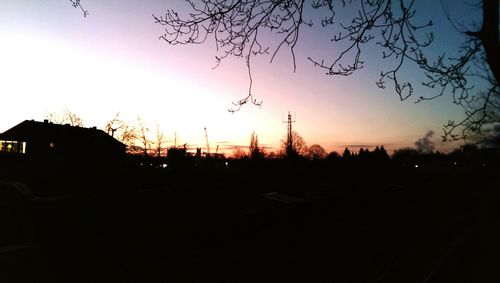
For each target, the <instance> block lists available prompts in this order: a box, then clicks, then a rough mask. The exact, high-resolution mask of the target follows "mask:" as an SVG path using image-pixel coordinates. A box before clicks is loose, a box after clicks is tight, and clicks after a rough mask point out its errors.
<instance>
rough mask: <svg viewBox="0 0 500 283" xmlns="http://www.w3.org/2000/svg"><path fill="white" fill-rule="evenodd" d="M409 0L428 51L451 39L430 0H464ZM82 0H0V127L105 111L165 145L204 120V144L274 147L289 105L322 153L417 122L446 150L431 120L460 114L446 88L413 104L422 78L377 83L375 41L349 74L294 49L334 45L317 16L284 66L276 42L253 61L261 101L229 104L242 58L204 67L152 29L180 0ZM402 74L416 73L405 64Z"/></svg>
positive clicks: (238, 85)
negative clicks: (426, 35) (428, 26)
mask: <svg viewBox="0 0 500 283" xmlns="http://www.w3.org/2000/svg"><path fill="white" fill-rule="evenodd" d="M420 2H421V3H420V4H419V5H421V6H418V7H419V8H420V9H419V10H418V13H419V14H418V15H419V17H422V19H423V20H422V21H423V22H424V21H427V20H428V19H432V20H433V22H434V23H435V27H434V28H433V29H434V30H435V33H436V37H437V39H438V40H437V42H436V45H435V46H436V47H435V49H436V52H437V53H441V52H443V51H445V50H446V48H447V46H451V47H452V48H456V44H457V42H459V40H460V39H461V38H460V35H458V34H457V32H456V31H455V30H453V29H452V28H451V26H450V24H449V22H448V20H447V19H445V18H444V17H443V15H444V13H443V7H442V6H443V5H442V3H443V2H445V4H446V3H448V5H450V7H451V8H450V10H449V11H450V12H451V14H452V16H463V14H464V13H465V10H464V9H465V8H464V7H465V6H463V5H462V6H461V5H458V4H456V5H455V4H454V3H455V1H451V0H448V1H445V0H443V1H431V0H429V1H420ZM82 5H84V7H85V9H87V10H88V11H89V13H90V14H89V15H88V16H87V17H83V15H82V13H81V11H80V10H78V9H75V8H73V7H72V6H71V2H70V1H65V0H46V1H39V0H22V1H21V0H2V1H1V3H0V95H1V98H2V99H1V102H0V132H3V131H5V130H7V129H9V128H10V127H12V126H14V125H16V124H18V123H20V122H21V121H23V120H26V119H35V120H43V119H44V118H45V116H46V115H47V113H49V112H62V111H63V110H64V109H66V108H67V109H69V110H71V111H72V112H74V113H76V114H78V115H79V116H80V117H82V118H83V120H84V124H85V126H87V127H91V126H97V127H100V128H102V127H104V125H105V123H106V121H108V120H110V119H111V118H113V117H114V115H115V114H116V113H117V112H120V116H121V117H122V118H123V119H125V120H129V121H134V120H135V119H136V118H137V117H138V116H141V117H142V118H143V119H144V121H145V122H146V123H147V124H148V125H149V127H150V129H151V134H152V135H154V128H155V124H156V123H158V124H159V125H161V127H162V130H163V131H164V133H165V135H166V136H167V138H168V140H169V141H170V142H169V144H168V145H172V144H173V139H174V133H177V139H178V141H177V143H178V144H183V143H188V144H189V145H190V146H192V147H196V146H200V147H203V146H204V144H205V142H204V130H203V129H204V128H205V127H206V128H207V130H208V135H209V139H210V144H211V146H212V147H213V148H215V147H216V145H220V146H221V148H224V149H228V150H229V151H230V150H231V149H232V146H234V145H241V146H248V144H249V142H250V134H251V133H252V131H255V132H256V133H257V134H258V136H259V141H260V143H261V144H262V145H265V146H267V147H270V148H279V144H280V140H281V139H283V138H284V136H285V134H286V127H285V124H284V123H283V119H285V118H286V114H287V112H288V111H291V112H292V113H294V116H295V118H296V123H294V129H295V130H296V131H297V132H298V133H299V134H300V135H301V136H302V137H303V138H304V139H305V141H306V142H307V144H308V145H312V144H320V145H322V146H323V147H325V148H326V149H327V151H332V150H336V151H341V150H342V149H343V148H344V147H346V146H349V147H355V146H363V147H371V146H373V147H374V146H375V145H382V144H383V145H385V147H386V148H387V149H389V150H392V149H395V148H400V147H408V146H410V147H413V146H414V143H415V141H417V140H418V139H419V138H421V137H423V136H425V134H426V133H427V132H428V131H429V130H432V131H434V132H435V133H436V134H435V135H434V137H433V141H434V142H435V143H436V148H437V149H439V150H443V151H447V150H449V149H450V147H451V145H450V144H443V143H441V141H440V133H441V132H442V130H441V129H442V125H443V124H445V123H446V122H447V121H448V120H453V119H455V120H459V119H460V118H461V117H462V116H463V113H462V109H461V108H460V107H458V106H456V105H453V104H452V98H451V97H441V98H439V99H436V100H434V101H431V102H423V103H418V104H415V103H414V101H415V100H416V98H417V97H419V96H420V95H425V94H427V93H419V92H426V91H428V90H426V89H424V88H418V89H417V92H416V93H415V95H414V98H410V99H408V100H406V101H404V102H401V101H400V100H399V97H398V96H397V95H396V94H395V93H394V92H393V91H392V90H391V88H390V87H388V88H387V89H386V90H381V89H379V88H377V87H376V85H375V81H376V80H377V78H378V77H377V76H378V74H379V73H380V71H381V68H382V67H383V64H385V63H384V62H382V61H381V59H380V58H381V51H380V50H368V51H367V52H365V53H364V54H363V56H364V57H363V60H364V61H365V62H366V67H365V68H364V69H363V70H362V71H360V72H358V73H356V74H354V75H352V76H350V77H331V76H326V75H325V74H324V71H323V70H321V69H318V68H316V67H314V66H312V64H311V63H310V62H309V61H307V59H306V58H307V57H308V56H312V57H317V58H322V57H328V54H331V53H333V52H334V51H335V47H331V46H330V43H329V38H331V36H332V35H333V34H334V32H333V31H331V30H322V29H321V28H320V27H319V24H317V25H316V26H314V27H313V28H312V29H307V28H305V29H303V33H302V35H301V38H300V39H299V43H298V45H297V47H296V58H297V71H296V72H295V73H294V72H293V65H292V59H291V55H290V53H289V52H287V50H286V49H283V50H282V51H281V53H279V55H278V57H277V58H276V60H275V61H274V62H273V63H272V64H270V63H269V59H270V58H269V57H258V58H255V59H254V60H253V62H254V65H253V79H254V94H255V96H256V97H257V98H258V99H261V100H263V102H264V103H263V106H262V107H260V108H259V107H254V106H246V107H244V108H243V109H242V110H241V111H239V112H238V113H236V114H231V113H229V112H228V111H227V109H228V108H229V107H230V106H231V102H233V101H236V100H239V99H241V98H243V97H244V96H246V93H247V89H248V77H247V70H246V67H245V63H244V60H243V59H239V58H229V59H228V60H226V61H224V62H223V63H222V64H221V65H220V66H219V67H218V68H216V69H212V67H213V66H214V65H215V59H214V56H215V55H216V54H217V53H216V50H215V46H214V44H210V42H209V43H207V44H204V45H197V46H169V45H167V44H166V43H165V42H163V41H161V40H159V39H158V37H159V36H160V35H162V34H163V28H162V26H160V25H158V24H155V23H154V20H153V17H152V14H155V15H163V14H164V12H165V11H166V9H174V10H179V11H186V10H185V8H186V7H187V5H186V4H185V3H184V1H180V0H175V1H159V0H156V1H155V0H108V1H103V0H82ZM454 5H455V6H454ZM466 8H467V7H466ZM467 9H472V8H467ZM471 11H472V12H471ZM476 12H477V11H474V9H472V10H469V11H468V12H467V14H468V15H471V14H472V15H474V13H476ZM311 17H314V15H313V16H311ZM313 20H314V19H313ZM440 36H441V37H440ZM443 42H445V43H446V44H443ZM381 62H382V63H381ZM405 74H406V75H407V76H410V77H415V78H417V79H418V78H419V76H421V75H419V74H417V73H413V70H411V69H408V70H405ZM269 150H270V151H272V149H269Z"/></svg>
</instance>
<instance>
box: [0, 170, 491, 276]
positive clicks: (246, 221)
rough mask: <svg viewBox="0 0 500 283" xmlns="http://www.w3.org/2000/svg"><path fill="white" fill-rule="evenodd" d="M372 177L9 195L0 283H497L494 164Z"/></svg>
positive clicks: (243, 177)
mask: <svg viewBox="0 0 500 283" xmlns="http://www.w3.org/2000/svg"><path fill="white" fill-rule="evenodd" d="M379 173H380V172H378V173H377V174H375V173H370V172H368V171H366V172H365V171H363V170H359V171H357V172H356V173H355V174H354V173H352V172H347V171H342V170H333V171H332V170H325V171H321V170H320V171H314V173H312V172H310V171H307V170H300V169H293V170H292V172H286V173H279V174H274V173H270V172H268V171H259V170H257V169H255V168H254V170H247V169H240V170H233V171H232V170H225V169H218V170H213V171H207V172H190V173H189V174H186V173H183V174H180V176H181V177H179V174H177V173H175V172H169V174H174V175H175V174H177V175H175V176H176V177H175V176H174V175H170V177H171V178H172V179H175V181H173V182H163V183H162V182H159V183H158V182H157V183H148V182H144V185H143V186H141V185H140V183H141V182H140V181H138V180H135V181H133V182H130V183H129V185H128V186H127V185H126V184H127V183H128V182H123V181H122V182H120V183H121V184H120V185H119V188H117V187H113V186H112V185H110V184H111V183H103V184H104V185H103V184H100V185H99V184H95V183H94V184H92V183H88V182H87V183H85V182H84V184H85V186H93V187H92V188H91V189H88V190H85V188H80V189H79V190H76V191H73V192H72V193H71V194H59V195H56V196H55V195H36V194H35V195H29V197H28V196H10V199H9V196H7V197H6V196H5V195H6V194H5V193H4V196H3V202H2V215H1V216H0V219H1V220H2V223H3V224H2V229H3V230H4V232H2V236H1V240H2V242H1V245H0V282H290V281H293V282H500V276H499V275H498V274H497V270H498V266H500V244H499V241H500V240H499V239H500V194H499V193H498V189H499V188H500V186H499V182H498V180H497V179H498V177H496V175H495V174H496V170H493V169H490V170H485V169H481V170H479V169H474V170H472V169H467V168H461V169H453V170H452V169H446V170H429V171H424V170H418V171H417V170H412V169H411V168H406V169H404V170H399V171H392V172H385V173H384V175H383V177H380V175H379ZM155 174H156V173H155ZM122 177H125V176H122ZM156 177H158V176H156ZM106 184H107V185H106ZM5 186H7V185H6V184H4V187H5ZM44 186H47V184H45V185H44ZM75 186H78V185H77V184H75ZM85 186H83V187H85ZM4 191H5V190H4ZM7 199H9V201H7Z"/></svg>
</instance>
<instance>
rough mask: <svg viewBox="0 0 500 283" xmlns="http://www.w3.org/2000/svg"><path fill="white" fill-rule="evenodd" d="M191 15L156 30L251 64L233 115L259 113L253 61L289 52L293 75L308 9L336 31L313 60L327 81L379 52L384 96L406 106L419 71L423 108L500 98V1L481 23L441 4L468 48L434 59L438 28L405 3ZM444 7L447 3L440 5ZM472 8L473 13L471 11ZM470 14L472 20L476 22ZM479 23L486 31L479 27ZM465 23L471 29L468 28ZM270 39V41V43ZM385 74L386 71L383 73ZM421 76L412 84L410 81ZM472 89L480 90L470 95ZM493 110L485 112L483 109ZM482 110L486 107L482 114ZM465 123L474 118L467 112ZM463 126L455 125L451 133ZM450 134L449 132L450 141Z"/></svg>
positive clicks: (273, 6) (234, 5)
mask: <svg viewBox="0 0 500 283" xmlns="http://www.w3.org/2000/svg"><path fill="white" fill-rule="evenodd" d="M186 2H187V3H189V4H190V5H191V8H192V11H191V12H189V13H187V16H186V17H185V18H182V17H181V16H180V14H178V13H177V12H175V11H173V10H167V12H166V13H165V15H164V16H160V17H158V16H155V15H153V17H154V20H155V22H156V23H158V24H160V25H162V26H163V27H164V28H165V33H164V34H163V35H161V36H160V39H162V40H164V41H165V42H167V43H168V44H171V45H178V44H200V43H204V42H205V41H206V40H207V39H208V38H210V37H213V40H214V41H215V44H216V47H217V50H218V51H219V52H220V54H218V55H217V56H216V60H217V64H219V63H220V61H221V60H223V59H225V58H227V57H229V56H236V57H242V58H244V59H245V61H246V66H247V68H248V75H249V90H248V94H247V95H246V97H245V98H243V99H241V100H239V101H237V102H235V103H234V104H235V107H234V108H231V109H229V110H230V111H237V110H239V109H240V108H241V106H242V105H244V104H246V103H248V102H252V103H254V104H257V105H260V104H261V102H260V101H259V100H257V99H255V98H254V93H253V92H252V83H253V82H252V72H251V66H252V64H251V60H252V57H253V56H256V55H262V54H270V56H271V58H270V59H271V62H272V61H273V59H274V58H275V56H276V54H277V53H278V52H279V51H280V50H281V48H283V47H287V48H289V50H290V53H291V55H292V59H293V66H294V69H295V66H296V65H295V53H294V48H295V46H296V44H297V42H298V40H299V36H300V34H301V32H303V31H304V29H303V28H304V27H310V26H312V25H313V24H315V22H314V21H313V20H312V19H311V18H310V17H309V16H308V15H309V13H308V11H307V10H308V9H313V10H315V11H313V12H316V13H317V14H318V15H321V16H319V17H318V19H320V20H318V21H319V23H320V24H321V26H323V27H324V28H330V29H331V31H329V32H328V34H329V35H330V34H333V36H332V38H331V42H332V43H334V45H332V46H331V47H330V48H332V51H333V52H331V54H333V55H332V57H331V58H327V59H326V60H325V59H323V58H315V57H314V56H311V57H308V60H309V61H310V62H312V64H314V65H315V66H317V67H319V68H321V69H323V70H324V71H325V72H326V74H327V75H333V76H348V75H351V74H353V73H354V72H356V71H358V70H360V69H362V68H363V67H364V60H363V56H366V55H365V53H364V52H365V51H366V50H367V49H373V48H374V44H375V46H378V48H379V51H380V54H381V58H382V59H383V60H384V61H386V62H388V64H383V65H381V66H383V67H382V68H384V69H382V70H381V72H380V77H379V79H378V81H377V85H378V87H380V88H385V87H386V86H387V83H388V82H389V83H390V84H391V85H392V88H393V90H394V91H395V92H396V93H397V95H398V96H399V98H400V99H401V100H406V99H408V98H409V97H411V96H412V95H413V93H414V90H415V85H418V82H412V81H411V79H405V78H404V76H403V75H402V73H403V69H404V68H406V67H412V66H413V67H416V68H418V69H420V70H421V72H422V73H423V75H424V76H423V77H425V80H424V81H422V82H421V84H422V85H423V86H425V87H429V88H431V89H436V90H435V91H433V92H428V93H429V96H420V97H419V98H418V101H422V100H431V99H434V98H436V97H439V96H442V95H444V94H450V95H452V96H453V99H454V102H455V103H457V104H460V105H463V104H464V103H466V102H467V101H469V99H470V98H471V97H473V96H474V93H472V92H471V91H472V90H474V91H476V89H477V88H479V86H484V90H485V91H486V92H487V93H488V94H489V95H490V94H493V93H495V95H497V96H498V95H499V81H500V53H499V52H498V50H500V42H499V1H498V0H482V1H478V4H477V5H478V7H479V8H478V9H480V11H481V12H482V19H470V18H469V19H467V20H465V19H462V18H461V19H452V18H451V16H450V11H449V8H448V6H447V5H446V4H443V7H444V13H445V14H444V15H443V18H448V20H449V21H450V22H451V24H452V25H453V26H454V28H455V30H456V32H458V33H460V34H461V35H462V36H463V38H464V39H463V42H462V44H459V45H457V46H453V47H451V46H449V42H445V41H443V43H442V44H443V46H445V47H446V49H445V48H441V50H445V51H443V53H442V54H441V55H439V56H437V57H436V56H433V54H434V53H433V52H434V50H433V49H432V48H434V47H431V48H429V47H430V46H431V44H432V43H433V42H434V41H435V38H434V35H433V33H432V26H433V23H432V22H431V21H428V20H423V19H421V18H419V17H418V16H416V15H417V12H422V13H420V14H424V13H423V12H424V11H417V7H416V5H418V2H420V1H406V0H377V1H372V0H360V1H344V0H342V1H333V0H317V1H316V0H315V1H306V0H273V1H263V0H255V1H254V0H238V1H219V0H198V1H195V0H186ZM441 3H443V2H441ZM469 7H471V6H469ZM473 14H474V13H468V14H467V15H473ZM477 22H481V24H480V25H478V24H476V23H477ZM465 23H471V24H468V25H466V24H465ZM270 35H271V36H270ZM269 38H272V39H273V40H275V41H276V42H275V44H273V45H274V46H276V48H275V49H273V50H272V49H270V48H269V47H268V45H267V44H266V43H267V42H268V41H267V42H266V40H265V39H269ZM385 66H387V67H385ZM413 77H415V76H412V78H413ZM473 86H474V88H472V87H473ZM485 105H487V103H486V102H485V104H483V106H485ZM483 108H484V107H483ZM477 109H481V107H479V108H477ZM466 114H467V116H469V115H470V114H471V113H469V112H466ZM457 124H459V125H460V126H464V125H466V124H467V119H466V120H465V123H463V122H462V123H454V122H450V123H449V124H448V125H447V126H449V127H448V128H449V129H450V128H451V129H455V128H456V127H454V126H455V125H457ZM451 134H452V132H450V131H445V138H449V137H450V135H451Z"/></svg>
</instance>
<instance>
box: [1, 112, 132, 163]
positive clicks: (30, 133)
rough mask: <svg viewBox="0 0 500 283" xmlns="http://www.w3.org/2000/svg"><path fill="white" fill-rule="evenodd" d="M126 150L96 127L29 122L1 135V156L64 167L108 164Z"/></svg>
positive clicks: (121, 155)
mask: <svg viewBox="0 0 500 283" xmlns="http://www.w3.org/2000/svg"><path fill="white" fill-rule="evenodd" d="M125 148H126V146H125V145H124V144H123V143H121V142H120V141H118V140H116V139H114V138H113V137H111V136H110V135H108V134H107V133H105V132H104V131H102V130H99V129H97V128H95V127H93V128H84V127H76V126H70V125H69V124H66V125H59V124H54V123H51V122H48V121H47V120H45V121H44V122H37V121H34V120H26V121H24V122H22V123H20V124H18V125H16V126H14V127H12V128H11V129H9V130H7V131H5V132H4V133H3V134H0V153H3V154H9V153H10V154H18V155H22V156H25V157H27V159H29V160H32V161H42V162H57V163H60V164H64V165H78V164H82V163H89V162H90V163H94V164H97V163H100V164H103V163H108V162H113V161H116V160H119V159H121V158H122V157H123V156H124V154H125Z"/></svg>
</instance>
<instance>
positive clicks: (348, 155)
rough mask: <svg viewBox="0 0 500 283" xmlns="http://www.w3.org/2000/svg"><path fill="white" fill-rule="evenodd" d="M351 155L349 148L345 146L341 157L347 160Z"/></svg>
mask: <svg viewBox="0 0 500 283" xmlns="http://www.w3.org/2000/svg"><path fill="white" fill-rule="evenodd" d="M351 156H352V154H351V151H350V150H349V148H347V147H346V148H345V149H344V153H342V158H343V159H345V160H347V159H350V158H351Z"/></svg>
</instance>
